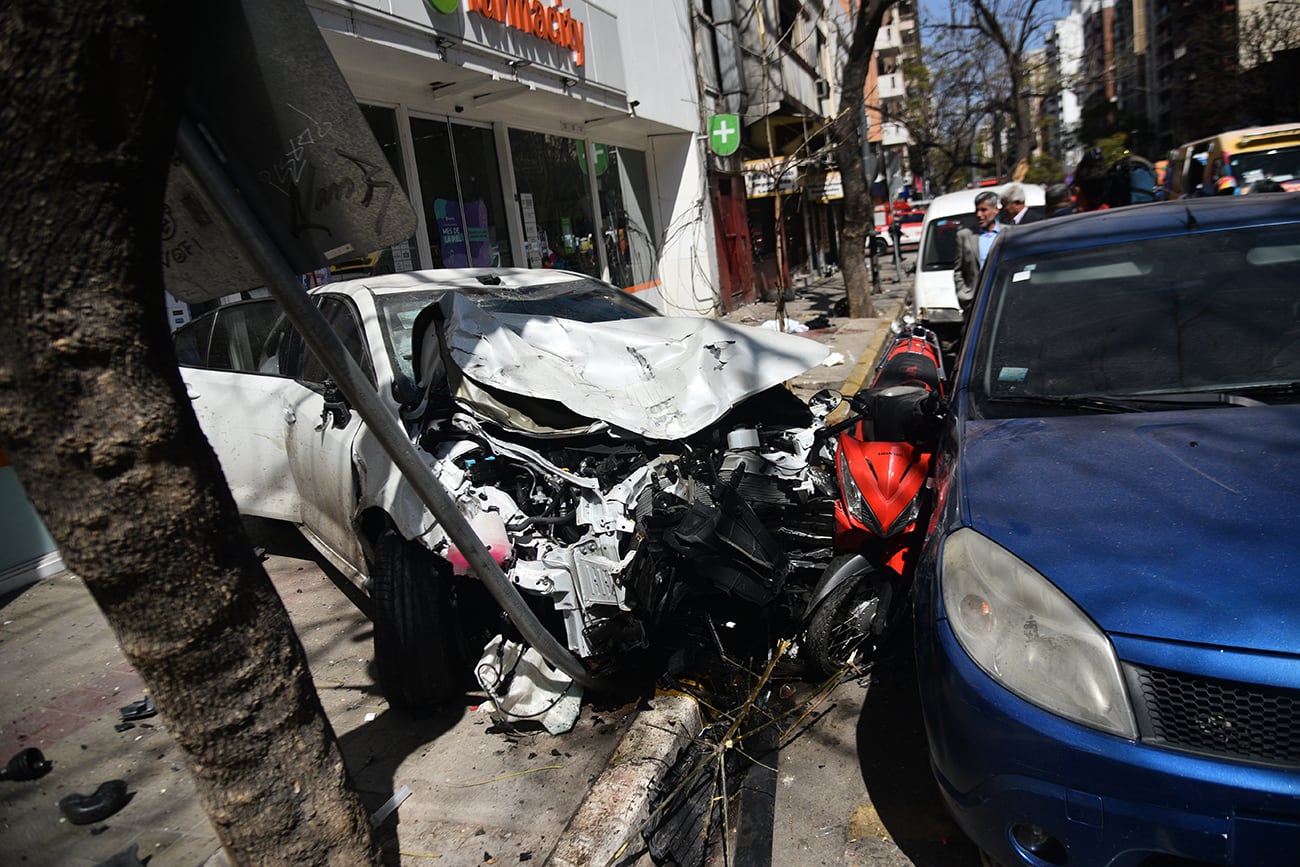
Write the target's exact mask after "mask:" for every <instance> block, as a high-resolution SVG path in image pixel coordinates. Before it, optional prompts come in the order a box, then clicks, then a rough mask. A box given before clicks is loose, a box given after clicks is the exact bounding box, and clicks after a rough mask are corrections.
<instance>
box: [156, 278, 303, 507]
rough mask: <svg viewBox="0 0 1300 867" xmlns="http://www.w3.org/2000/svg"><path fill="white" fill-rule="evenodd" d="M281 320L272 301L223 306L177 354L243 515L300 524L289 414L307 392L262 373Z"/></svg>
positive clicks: (192, 327) (188, 331) (190, 332)
mask: <svg viewBox="0 0 1300 867" xmlns="http://www.w3.org/2000/svg"><path fill="white" fill-rule="evenodd" d="M279 315H280V314H279V309H278V307H277V306H276V305H275V303H274V302H273V301H271V300H270V299H264V300H258V301H250V302H241V303H238V304H232V305H228V306H226V307H221V308H219V309H217V310H216V311H214V312H212V313H209V314H207V315H206V316H203V317H200V318H199V319H196V320H195V321H194V322H192V323H190V324H189V325H187V326H186V327H185V328H184V329H182V330H180V331H178V332H177V334H176V353H177V359H178V360H179V362H180V365H181V370H180V372H181V379H182V381H183V382H184V384H185V392H186V394H187V395H188V396H189V399H190V403H191V405H192V406H193V408H194V414H195V416H196V417H197V418H198V422H199V426H200V427H201V428H202V429H203V433H204V435H205V436H206V437H207V439H208V442H209V443H210V444H211V446H212V449H213V451H214V452H216V455H217V459H218V460H219V461H220V462H221V469H222V472H223V473H224V474H225V477H226V484H227V485H228V486H229V487H230V492H231V493H232V494H233V495H234V498H235V503H236V504H237V505H238V507H239V510H240V512H242V513H244V514H248V515H257V516H259V517H264V518H275V519H278V520H285V521H292V522H294V523H298V522H299V521H300V520H301V519H300V510H299V495H298V490H297V486H296V484H295V483H294V478H293V473H292V472H291V471H290V469H289V462H288V452H287V449H286V441H285V413H286V411H287V410H288V408H289V407H292V406H293V405H294V404H295V402H296V401H297V400H298V399H299V398H298V395H297V394H296V393H297V392H301V391H304V390H305V389H304V388H303V387H302V386H301V385H299V384H298V383H296V382H294V381H293V380H292V379H288V378H285V377H282V376H279V375H275V374H270V373H262V372H259V366H260V365H261V363H262V361H263V356H264V350H265V346H266V342H267V337H268V335H269V334H270V333H271V330H272V328H273V326H274V325H275V323H276V321H277V319H278V318H279Z"/></svg>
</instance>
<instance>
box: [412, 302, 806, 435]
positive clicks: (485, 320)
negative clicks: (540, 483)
mask: <svg viewBox="0 0 1300 867" xmlns="http://www.w3.org/2000/svg"><path fill="white" fill-rule="evenodd" d="M441 304H442V307H441V311H440V312H441V315H440V316H439V317H437V318H435V320H434V321H433V322H431V323H428V324H427V326H426V330H425V333H424V334H423V335H422V340H421V343H420V344H419V345H420V346H421V347H422V349H421V352H420V357H419V358H417V359H416V363H417V370H416V374H417V376H418V377H419V378H420V380H421V381H422V382H423V381H425V380H426V378H428V377H429V376H430V374H431V372H432V370H433V368H434V367H435V366H437V367H442V366H445V369H446V373H447V375H448V378H449V379H450V380H451V381H452V383H453V387H454V389H455V397H456V398H457V400H458V402H459V403H460V404H461V405H462V406H465V407H466V408H468V409H470V410H471V411H473V412H475V413H476V414H478V415H480V416H482V417H484V418H487V419H489V420H492V421H495V422H497V423H501V424H505V425H507V426H509V427H512V428H514V429H517V430H524V431H529V432H532V433H535V434H542V435H544V434H547V433H556V434H573V433H580V432H584V431H593V430H598V429H601V428H604V427H609V426H612V427H615V428H619V429H622V430H626V431H629V432H631V433H634V434H639V435H641V436H644V437H648V438H651V439H661V440H671V439H681V438H684V437H688V436H690V435H692V434H694V433H697V432H699V431H701V430H703V429H704V428H706V427H708V426H709V425H710V424H712V423H713V422H715V421H717V420H718V419H719V418H721V417H722V416H724V415H725V414H726V413H727V412H728V411H729V410H731V409H732V408H733V407H734V406H735V405H736V404H738V403H740V402H741V401H743V400H745V399H746V398H748V397H751V396H753V395H755V394H758V393H759V392H762V391H764V390H766V389H768V388H771V387H772V386H774V385H778V384H780V383H782V382H784V381H786V380H788V379H790V378H792V377H794V376H797V375H798V374H800V373H803V372H804V371H806V370H808V369H810V368H812V367H814V366H816V365H817V364H819V363H821V362H822V361H823V360H824V359H825V358H826V356H827V354H828V352H829V350H828V349H827V348H826V347H824V346H822V345H821V344H819V343H816V342H815V341H812V340H808V339H807V338H803V337H798V336H795V335H790V334H781V333H778V332H775V331H771V330H768V329H763V328H754V327H750V326H744V325H734V324H731V323H727V322H719V321H717V320H712V319H702V318H698V317H672V316H662V317H660V316H653V317H645V318H639V319H622V320H617V321H611V322H595V323H587V322H577V321H574V320H570V319H559V318H555V317H547V316H526V315H520V314H506V313H490V312H487V311H484V310H482V309H481V308H479V307H478V306H477V305H475V304H474V303H473V302H472V301H469V300H468V299H465V298H462V297H459V296H457V295H456V294H455V293H449V294H448V297H447V298H446V299H444V300H443V301H442V302H441ZM434 353H438V356H439V357H436V358H435V356H434ZM520 397H523V398H526V399H527V400H525V401H519V400H518V398H520Z"/></svg>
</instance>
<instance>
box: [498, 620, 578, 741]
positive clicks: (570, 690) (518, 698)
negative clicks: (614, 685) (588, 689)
mask: <svg viewBox="0 0 1300 867" xmlns="http://www.w3.org/2000/svg"><path fill="white" fill-rule="evenodd" d="M474 676H475V677H476V678H478V682H479V684H480V685H481V686H482V687H483V689H484V691H485V692H487V694H488V698H489V699H491V701H492V705H493V710H492V719H493V720H494V721H495V722H497V723H498V724H506V723H510V722H512V721H523V720H528V721H531V722H535V723H540V724H541V726H542V727H543V728H545V729H546V730H547V731H548V732H550V733H551V734H553V735H558V734H563V733H564V732H567V731H568V730H569V729H571V728H573V724H574V723H575V722H577V720H578V711H579V710H581V708H582V687H581V686H579V685H578V684H576V683H574V682H573V680H572V678H570V677H569V676H568V675H567V674H565V673H564V672H562V671H560V670H559V669H557V668H554V667H552V666H551V664H550V663H548V662H547V661H546V660H545V659H543V658H542V655H541V654H540V653H538V652H537V651H536V650H535V649H533V648H531V647H525V646H524V645H522V644H520V643H518V642H515V641H507V640H506V639H505V638H503V637H502V636H500V635H498V636H496V637H495V638H493V639H492V640H491V641H489V642H488V644H487V647H485V648H484V650H483V657H482V658H481V659H480V660H479V661H478V665H477V666H476V667H475V669H474Z"/></svg>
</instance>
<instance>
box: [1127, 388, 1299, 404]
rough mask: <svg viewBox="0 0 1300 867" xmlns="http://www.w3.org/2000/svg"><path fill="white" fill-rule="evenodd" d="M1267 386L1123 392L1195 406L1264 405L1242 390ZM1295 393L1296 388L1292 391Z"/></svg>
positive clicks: (1152, 400)
mask: <svg viewBox="0 0 1300 867" xmlns="http://www.w3.org/2000/svg"><path fill="white" fill-rule="evenodd" d="M1264 388H1267V386H1236V387H1233V388H1230V389H1214V390H1207V391H1162V392H1158V393H1155V394H1122V395H1119V397H1122V398H1124V399H1125V400H1141V401H1147V402H1149V403H1181V404H1191V405H1194V406H1218V405H1226V406H1264V401H1262V400H1256V399H1255V398H1253V397H1248V396H1246V395H1244V394H1241V393H1240V392H1241V391H1243V390H1246V389H1249V390H1251V391H1252V392H1254V391H1256V390H1257V389H1258V390H1262V389H1264ZM1288 393H1294V389H1293V391H1292V392H1288Z"/></svg>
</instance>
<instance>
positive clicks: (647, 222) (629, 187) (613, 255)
mask: <svg viewBox="0 0 1300 867" xmlns="http://www.w3.org/2000/svg"><path fill="white" fill-rule="evenodd" d="M602 148H604V149H605V150H606V151H607V156H606V158H605V161H606V165H605V166H604V168H603V170H602V167H601V154H600V149H602ZM596 149H597V154H596V168H597V172H596V185H597V187H598V189H599V191H600V213H601V218H602V220H603V222H604V225H605V233H604V234H605V257H606V259H607V260H608V261H609V280H610V282H611V283H613V284H614V285H616V286H619V287H622V288H624V289H633V288H648V287H649V286H650V285H653V283H654V279H655V262H656V261H657V259H658V255H657V254H656V252H655V233H654V220H653V217H652V216H651V211H650V182H649V179H648V175H647V174H646V159H645V153H644V152H642V151H637V150H632V149H631V148H615V147H610V148H605V146H604V145H596Z"/></svg>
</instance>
